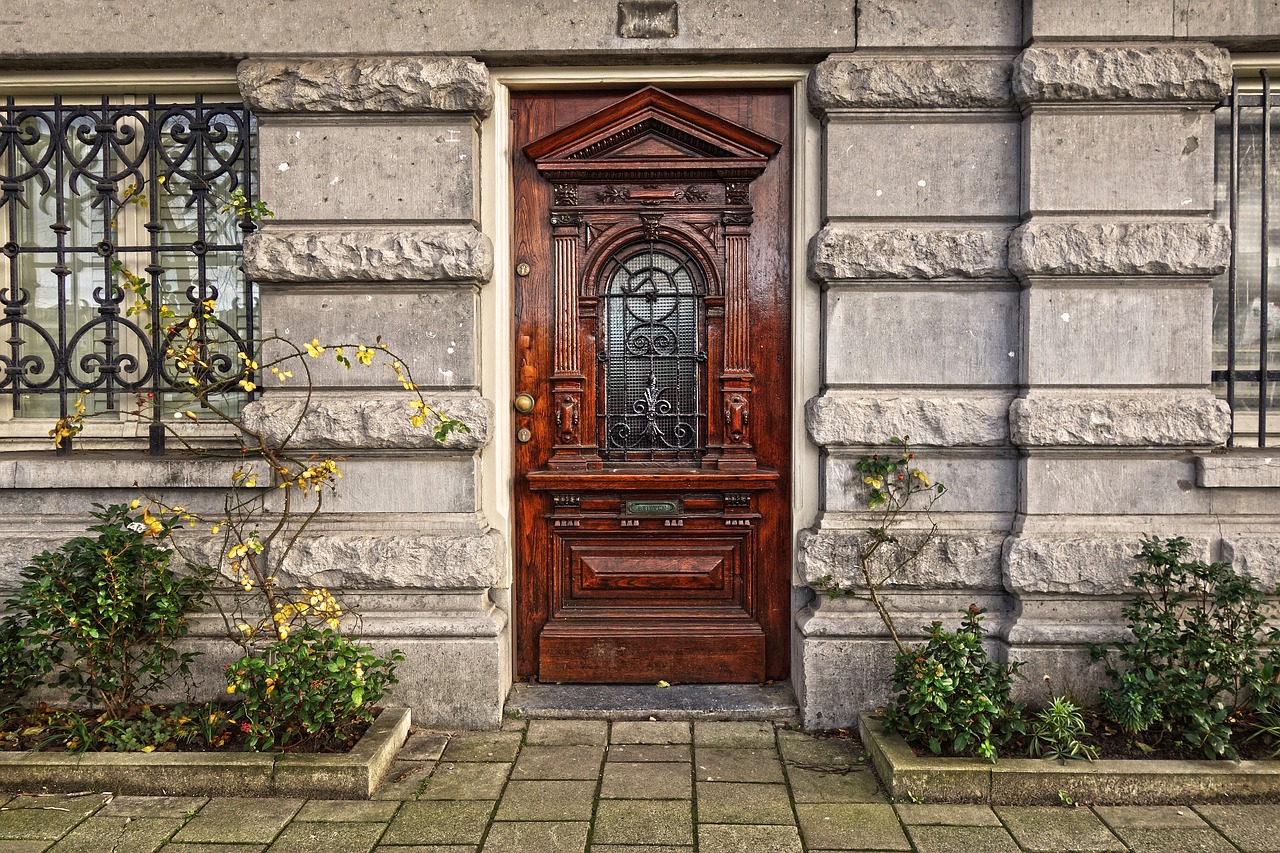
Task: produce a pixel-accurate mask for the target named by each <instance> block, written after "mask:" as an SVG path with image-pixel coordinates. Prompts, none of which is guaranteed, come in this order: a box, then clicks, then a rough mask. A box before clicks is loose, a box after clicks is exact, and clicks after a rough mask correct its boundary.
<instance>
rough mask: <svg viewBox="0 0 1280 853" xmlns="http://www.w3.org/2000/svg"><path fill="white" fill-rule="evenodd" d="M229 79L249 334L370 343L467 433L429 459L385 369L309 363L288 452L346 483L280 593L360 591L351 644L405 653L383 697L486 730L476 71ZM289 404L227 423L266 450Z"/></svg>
mask: <svg viewBox="0 0 1280 853" xmlns="http://www.w3.org/2000/svg"><path fill="white" fill-rule="evenodd" d="M238 77H239V81H240V88H241V93H242V94H243V96H244V98H245V101H246V103H248V104H249V105H250V107H251V108H253V109H254V111H255V113H256V114H257V115H258V120H259V126H258V147H259V156H260V163H261V166H260V185H261V186H260V189H261V195H262V197H263V198H266V199H271V200H272V204H273V205H274V206H275V211H276V214H277V215H276V218H274V219H272V220H270V221H269V222H268V223H266V225H265V226H264V227H263V228H262V230H261V231H259V232H257V233H255V234H252V235H250V236H249V237H248V238H247V239H246V241H245V253H244V256H245V270H246V272H247V273H248V274H249V275H250V276H252V277H253V278H254V279H255V280H256V281H257V282H259V286H260V291H261V309H260V313H261V325H262V329H263V331H264V333H272V332H278V333H280V334H281V335H284V336H287V337H289V338H290V339H293V340H303V341H306V340H310V339H311V338H312V337H318V338H320V339H321V340H364V341H372V340H374V339H375V338H376V337H378V336H381V338H382V340H383V342H384V343H386V344H387V346H388V347H389V348H390V349H391V350H393V351H395V352H396V353H398V354H399V355H401V356H402V357H404V359H405V361H406V362H407V363H409V364H411V365H416V366H417V370H418V374H417V375H416V376H415V381H416V382H417V383H418V384H419V385H420V386H421V387H422V388H423V389H424V391H425V393H426V396H427V398H428V400H429V402H431V403H432V404H433V405H436V406H438V407H440V408H441V409H443V410H445V411H447V412H450V413H452V414H454V415H455V416H457V417H459V418H461V419H463V420H465V422H466V423H467V425H468V426H469V427H470V429H471V432H470V433H464V434H460V435H457V436H455V437H454V438H453V439H451V440H450V441H449V442H448V444H447V445H446V446H444V447H439V446H437V445H436V444H435V442H434V441H432V440H431V439H430V438H429V437H428V436H427V435H425V434H424V432H423V431H422V430H415V429H413V428H412V427H411V426H410V424H409V422H408V418H407V412H408V409H407V407H406V406H405V401H404V399H403V396H402V395H398V394H397V393H396V391H397V390H399V389H398V384H397V382H396V380H395V377H394V375H393V374H392V373H391V372H390V371H382V372H380V373H375V372H371V371H361V370H344V369H342V368H341V366H339V365H336V364H332V363H329V362H326V361H321V362H318V363H317V365H318V366H317V368H316V369H314V370H313V374H312V375H313V380H314V381H315V383H316V385H317V386H318V388H319V389H320V391H319V393H318V395H317V397H316V399H315V400H313V401H312V405H311V410H310V412H309V414H308V415H307V418H306V419H305V420H304V421H303V422H302V424H301V428H300V429H299V430H298V431H297V432H295V434H294V441H295V442H296V443H298V444H299V445H301V446H302V447H314V448H317V449H321V448H323V449H327V450H328V449H337V450H340V451H341V452H342V454H343V455H344V456H345V457H346V461H345V462H344V464H343V469H344V474H345V480H344V482H343V487H342V489H341V491H340V493H339V495H338V500H336V501H331V502H330V503H329V504H328V505H327V506H326V508H325V513H324V514H323V515H322V516H321V517H320V518H319V519H318V523H317V526H316V533H317V535H315V536H310V537H308V539H307V540H306V541H305V542H304V543H303V544H302V546H301V547H300V548H299V549H298V550H297V551H296V552H295V554H293V555H292V558H291V560H290V566H289V567H288V568H289V570H290V571H289V572H288V573H289V574H290V578H289V582H291V583H296V584H297V585H302V586H308V585H313V584H315V585H319V584H325V585H328V586H331V587H334V588H337V589H342V590H345V591H348V592H358V593H360V594H361V597H362V599H363V600H364V601H365V602H366V604H365V608H364V610H363V612H362V613H361V619H362V625H361V630H362V632H363V633H364V634H365V636H368V637H377V638H380V639H381V640H382V642H384V643H394V645H395V646H397V647H398V648H400V649H401V650H402V651H403V652H405V656H406V660H405V663H404V664H403V665H402V666H401V669H400V677H401V684H400V686H399V688H398V689H397V691H396V695H397V700H398V701H402V702H406V703H407V704H410V705H411V706H412V707H413V708H414V710H415V712H416V713H417V715H418V718H419V719H422V720H424V722H426V724H428V725H430V724H436V725H446V724H453V725H471V726H495V725H497V723H498V722H499V720H500V715H501V708H502V701H503V698H504V697H505V693H506V688H507V685H508V684H509V682H510V674H509V673H510V665H509V663H508V662H507V660H506V658H507V647H508V645H509V637H508V635H507V625H508V619H507V614H506V613H505V612H503V611H502V610H500V609H498V608H497V606H496V605H495V603H494V601H493V600H492V599H491V597H490V590H491V589H493V588H495V587H504V586H507V585H508V583H507V578H506V560H505V557H504V551H505V545H504V539H503V537H502V536H501V535H500V534H499V533H498V532H496V531H493V530H490V529H488V526H487V524H486V523H485V521H484V519H483V507H482V506H481V505H480V497H479V495H480V490H479V486H478V482H479V470H478V468H479V457H478V455H477V454H478V450H479V448H480V447H482V446H483V445H484V444H486V443H487V442H488V441H489V439H490V435H489V428H488V424H489V421H490V419H491V415H492V403H491V401H486V400H483V399H482V398H481V397H480V393H479V373H480V364H479V355H480V330H479V328H478V323H477V317H478V309H479V298H480V288H481V287H483V286H484V285H485V283H486V282H488V280H489V279H490V277H491V275H492V272H493V247H492V243H491V238H490V237H489V236H487V235H484V234H481V233H480V232H479V230H478V229H477V225H476V223H477V222H478V220H479V202H480V199H479V168H478V159H479V136H478V121H479V120H480V119H481V118H483V117H484V116H485V115H486V114H487V113H488V112H489V111H490V109H491V108H492V104H493V94H492V92H491V90H490V86H489V80H488V73H487V70H486V68H485V66H484V65H482V64H480V63H478V62H475V61H474V60H470V59H465V58H456V57H455V58H447V59H426V60H423V59H405V58H380V57H362V58H359V59H351V60H308V61H289V60H247V61H245V62H243V63H241V65H240V68H239V71H238ZM298 405H299V401H297V400H294V399H292V398H291V397H290V395H289V394H288V393H287V392H281V391H280V390H279V389H276V390H274V391H273V393H271V394H268V395H267V396H266V397H265V398H264V399H263V400H262V401H260V402H256V403H254V404H252V406H251V407H250V409H249V411H247V412H246V414H245V417H246V419H247V420H248V421H250V422H251V423H252V424H253V425H254V426H255V428H258V429H261V430H263V431H264V432H266V433H268V434H270V433H271V432H273V431H277V430H280V429H287V428H289V426H290V425H291V424H293V423H294V422H295V421H296V413H297V407H298ZM376 593H382V594H384V597H380V596H379V595H377V594H376ZM406 593H411V594H412V595H411V599H412V601H411V608H412V609H411V610H406V609H405V606H406V602H405V599H404V597H405V594H406Z"/></svg>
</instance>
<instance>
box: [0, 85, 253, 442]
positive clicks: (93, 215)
mask: <svg viewBox="0 0 1280 853" xmlns="http://www.w3.org/2000/svg"><path fill="white" fill-rule="evenodd" d="M253 143H254V122H253V118H252V116H251V115H250V114H249V113H248V112H247V111H246V109H245V108H244V106H243V105H242V104H240V103H238V102H236V103H227V102H221V99H209V100H206V99H205V98H203V97H200V96H193V97H185V98H182V99H176V98H175V99H173V100H167V101H166V102H160V101H159V100H157V98H156V97H155V96H152V97H146V98H134V97H110V98H108V97H99V98H96V99H84V98H70V97H68V98H66V99H64V98H61V97H55V98H51V99H44V100H40V101H36V100H30V101H27V100H25V99H24V100H23V101H18V100H17V99H15V98H13V97H10V98H8V99H6V101H5V103H4V105H3V107H2V108H0V308H2V309H3V315H2V316H0V421H4V422H6V423H5V424H4V425H3V426H0V429H4V430H5V432H6V434H9V435H18V436H23V435H28V436H34V435H43V434H44V432H43V430H47V429H48V428H49V426H50V425H51V424H52V422H53V421H55V420H57V419H58V418H59V417H64V416H66V415H67V414H68V413H69V411H71V410H72V409H73V408H74V407H75V406H76V404H77V402H78V401H82V402H83V404H84V405H85V406H87V407H88V409H89V410H90V411H91V412H94V413H103V414H106V415H108V417H104V418H97V419H93V420H91V421H90V426H89V427H88V428H87V429H86V432H85V434H84V437H85V438H92V437H94V436H97V437H99V438H103V437H112V436H114V437H116V438H121V437H125V436H129V435H132V434H134V433H136V431H137V429H138V427H137V426H136V423H137V419H136V418H135V419H134V420H132V421H131V420H130V418H129V417H128V414H129V413H130V412H134V413H137V412H143V413H146V414H148V415H149V417H150V418H153V419H154V418H157V417H162V416H163V415H164V413H165V412H166V410H167V409H170V408H174V407H176V405H177V404H178V403H179V402H180V401H181V400H182V399H183V395H182V392H181V390H180V389H181V387H182V386H183V383H184V381H185V379H186V377H184V376H183V375H179V374H181V370H180V368H177V367H175V366H173V365H172V364H171V363H167V362H166V360H165V359H164V357H163V356H164V352H165V349H166V345H167V343H168V342H169V341H171V340H173V338H174V332H173V327H174V323H175V321H176V320H178V319H179V318H182V319H185V318H187V317H195V318H196V322H197V323H198V324H199V330H198V334H197V336H196V339H197V340H198V341H200V344H201V346H202V347H203V348H206V351H207V352H208V353H209V358H208V359H207V360H208V361H209V362H210V363H211V364H213V365H214V367H213V369H214V370H215V371H217V372H218V373H223V372H225V374H226V375H227V377H228V379H230V377H232V376H234V377H236V378H237V379H239V378H241V377H242V376H243V374H242V372H241V363H240V359H239V358H238V357H237V351H244V349H245V347H246V346H247V345H248V344H247V342H248V341H251V340H252V338H253V337H254V334H253V329H254V313H255V293H254V288H253V284H252V282H250V281H247V280H246V279H245V278H244V276H243V274H242V273H241V271H240V269H239V264H240V251H241V245H242V241H243V236H244V234H245V233H247V232H248V231H251V230H253V228H254V225H253V222H252V221H251V220H250V219H249V218H248V217H242V218H239V219H238V218H237V217H236V215H235V213H234V209H235V204H234V202H233V199H234V198H237V197H238V196H234V195H233V194H235V193H243V194H244V196H245V197H246V199H251V198H252V194H253V188H254V166H255V161H254V151H253ZM228 208H230V212H229V210H228ZM202 307H203V310H199V309H201V308H202ZM225 393H226V394H228V395H229V400H228V402H231V403H232V404H233V405H237V404H238V403H239V402H240V401H241V400H242V399H243V397H244V395H243V392H241V391H240V390H239V389H238V388H237V387H236V385H235V382H234V381H229V382H228V386H227V390H226V392H225ZM111 415H114V417H111ZM104 422H105V423H104ZM149 439H150V445H151V448H152V450H153V451H155V452H159V451H160V450H162V449H163V442H164V432H163V430H161V429H158V428H155V427H152V428H151V429H150V430H149Z"/></svg>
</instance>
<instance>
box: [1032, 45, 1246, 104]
mask: <svg viewBox="0 0 1280 853" xmlns="http://www.w3.org/2000/svg"><path fill="white" fill-rule="evenodd" d="M1230 89H1231V57H1230V55H1229V54H1228V53H1227V52H1226V51H1225V50H1222V49H1220V48H1217V47H1214V46H1213V45H1210V44H1185V45H1178V46H1176V47H1175V46H1169V45H1148V44H1129V45H1122V46H1093V45H1078V46H1062V47H1058V46H1053V47H1048V46H1046V47H1040V46H1036V47H1029V48H1027V49H1026V50H1024V51H1023V52H1022V54H1021V55H1020V56H1019V57H1018V58H1017V59H1016V60H1015V61H1014V64H1013V94H1014V97H1016V98H1017V99H1018V102H1019V103H1030V102H1055V101H1056V102H1079V101H1196V102H1200V103H1204V104H1216V103H1217V102H1218V101H1220V100H1222V98H1223V96H1224V95H1225V94H1226V93H1227V92H1229V91H1230Z"/></svg>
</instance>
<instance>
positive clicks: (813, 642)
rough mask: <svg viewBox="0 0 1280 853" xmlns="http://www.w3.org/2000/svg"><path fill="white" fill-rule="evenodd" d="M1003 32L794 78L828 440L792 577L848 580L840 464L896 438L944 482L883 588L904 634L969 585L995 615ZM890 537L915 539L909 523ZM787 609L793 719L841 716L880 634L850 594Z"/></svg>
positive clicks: (878, 679)
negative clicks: (803, 138)
mask: <svg viewBox="0 0 1280 853" xmlns="http://www.w3.org/2000/svg"><path fill="white" fill-rule="evenodd" d="M882 5H891V4H882ZM1011 47H1012V42H1010V43H1009V44H1008V46H1007V47H1006V48H1005V49H1004V50H1003V51H1001V53H1000V55H995V56H983V57H981V58H966V59H956V58H951V57H949V56H939V57H937V58H922V57H921V56H919V55H905V52H904V54H903V55H893V54H886V53H883V52H877V53H876V54H874V55H872V54H866V55H863V54H841V55H833V56H831V57H830V58H828V59H827V60H825V61H824V62H822V63H820V64H819V65H818V66H817V67H816V68H815V69H814V71H813V73H812V75H811V77H810V86H809V106H810V108H811V109H813V110H814V111H815V112H817V113H818V114H819V115H820V116H821V117H822V121H823V126H824V139H823V147H824V155H823V161H822V168H823V171H824V174H825V175H826V176H827V181H826V192H825V195H824V198H823V202H824V211H825V226H824V227H823V228H822V230H821V231H820V232H819V233H818V234H817V235H815V236H814V237H813V238H812V239H811V240H810V243H809V275H810V276H811V277H812V278H813V279H814V280H815V281H817V282H819V283H820V285H821V287H822V289H823V294H824V295H823V309H824V310H823V340H824V349H823V355H822V369H823V391H822V393H821V395H820V396H819V397H818V398H816V399H813V400H810V401H809V403H808V408H807V410H806V415H807V418H806V420H807V427H808V432H809V437H810V439H811V440H812V441H814V442H816V443H818V444H819V445H821V446H822V447H823V448H824V449H825V453H824V457H823V471H822V474H823V476H822V481H821V482H822V488H823V492H822V500H823V507H824V512H823V513H822V516H821V518H820V520H819V522H818V524H817V525H816V526H815V527H814V528H813V529H811V530H809V531H806V532H805V533H804V534H803V535H802V537H801V549H800V552H801V553H800V558H799V559H800V566H801V575H802V578H803V579H804V580H805V581H806V582H808V583H810V584H813V583H814V582H816V581H819V580H820V579H821V578H823V577H824V576H832V577H834V578H835V579H837V580H839V581H841V582H843V583H845V584H846V585H848V584H850V583H851V582H853V580H854V579H853V578H852V577H851V576H850V575H849V571H850V570H851V569H852V566H853V564H854V563H855V561H856V555H857V552H858V549H859V547H860V545H861V544H862V542H863V541H864V540H865V538H866V536H865V532H864V531H865V530H866V528H868V527H870V526H873V525H875V524H876V523H877V521H876V516H875V515H874V514H871V513H867V512H866V511H865V509H864V508H863V506H862V503H861V496H862V493H863V487H862V485H861V477H860V475H858V473H857V471H856V470H855V469H854V467H853V465H854V462H855V461H856V460H857V458H858V457H859V456H862V455H863V454H864V453H868V452H871V448H872V447H873V446H875V445H883V444H885V443H886V441H887V439H888V438H889V437H890V436H894V435H897V436H909V437H910V440H911V442H912V443H913V445H914V446H915V447H916V448H917V451H918V452H919V453H920V455H921V457H922V458H923V459H927V462H926V463H925V465H924V468H925V470H926V471H927V472H928V473H929V474H930V475H931V476H933V477H934V478H935V479H937V480H939V481H941V482H945V483H946V484H947V485H948V487H949V488H950V493H949V494H948V495H947V496H946V498H945V499H944V500H943V501H941V502H940V503H939V504H938V508H939V509H940V510H943V511H942V512H939V513H937V514H936V518H937V520H938V522H939V531H938V536H937V538H936V540H935V541H934V542H933V543H932V545H930V546H929V547H928V548H927V549H926V550H925V551H924V552H923V553H922V555H921V558H920V559H919V560H918V561H917V563H916V564H915V565H913V566H912V568H911V571H909V572H907V573H904V574H903V575H901V576H898V577H896V578H894V579H893V581H892V582H891V584H890V586H889V589H890V592H889V595H888V598H889V600H890V602H891V605H890V606H891V608H892V609H893V610H894V611H895V612H896V613H897V614H898V616H897V618H896V622H897V624H898V628H899V630H900V631H901V632H902V633H903V634H905V635H906V636H909V637H918V636H920V635H921V634H922V628H923V626H924V625H927V624H928V623H929V622H931V621H933V620H934V619H943V620H948V621H952V620H954V618H955V615H956V611H957V610H958V609H960V608H963V607H965V606H967V605H968V604H969V603H970V602H971V601H975V600H976V601H980V602H981V603H983V604H984V605H986V606H988V607H989V608H990V609H991V611H992V614H991V617H990V619H991V622H990V624H991V625H992V626H993V627H995V628H997V629H999V628H1000V627H1002V626H1003V625H1004V623H1005V622H1006V621H1007V619H1008V613H1007V611H1008V605H1007V602H1006V598H1005V595H1004V588H1003V582H1002V571H1001V547H1002V544H1003V541H1004V538H1005V536H1006V535H1007V533H1008V531H1009V529H1010V527H1011V525H1012V523H1013V518H1014V514H1015V513H1016V511H1017V508H1018V507H1017V498H1018V492H1017V464H1018V463H1017V458H1016V455H1015V453H1014V451H1013V448H1012V447H1011V446H1010V443H1009V425H1008V415H1007V413H1008V408H1009V404H1010V402H1011V401H1012V400H1013V398H1014V396H1015V393H1016V387H1017V383H1018V377H1019V370H1020V368H1021V350H1022V347H1021V343H1020V339H1019V293H1018V287H1017V283H1016V281H1015V279H1014V277H1013V275H1012V274H1011V273H1010V271H1009V265H1008V250H1007V244H1008V240H1009V235H1010V233H1011V232H1012V230H1013V229H1014V227H1015V226H1016V225H1017V223H1018V215H1019V175H1020V163H1021V153H1020V152H1021V147H1022V141H1021V134H1020V119H1019V114H1018V109H1017V105H1016V103H1015V102H1014V99H1013V95H1012V91H1011V89H1010V70H1011V60H1012V56H1011V55H1009V53H1010V48H1011ZM923 523H925V522H923V521H919V522H916V521H912V522H909V523H908V527H910V526H913V525H915V524H923ZM916 535H919V534H916ZM904 544H906V545H907V547H914V543H913V542H912V541H911V534H907V536H906V538H905V540H904ZM798 625H799V633H800V636H801V637H802V640H801V643H802V649H803V651H802V652H801V654H800V655H799V658H800V664H799V667H798V668H799V670H800V672H799V676H798V678H797V683H798V684H800V685H802V694H803V695H802V704H803V705H804V708H805V711H804V714H805V722H806V724H808V725H811V726H830V725H844V724H845V722H846V721H847V720H849V719H851V718H852V717H853V716H854V715H855V714H856V713H857V712H858V711H860V710H862V709H864V708H867V707H870V706H871V705H872V704H875V703H876V702H879V701H882V700H883V699H884V698H886V697H887V695H888V684H887V680H886V678H885V675H886V674H887V672H888V668H889V665H890V663H891V654H890V653H891V651H892V646H891V645H890V644H889V643H888V642H887V639H888V638H887V634H886V633H885V630H884V628H883V627H882V625H881V623H880V619H879V617H878V616H877V615H876V614H875V612H874V610H873V609H871V608H870V607H869V606H868V605H867V603H866V602H864V601H862V600H857V599H830V598H827V597H825V596H815V597H814V598H813V599H812V601H811V603H810V604H809V606H808V607H807V608H806V609H805V610H804V611H803V612H802V613H801V614H800V615H799V617H798ZM853 649H857V651H856V653H855V654H854V656H853V658H852V659H851V657H850V653H851V650H853ZM841 685H843V687H841Z"/></svg>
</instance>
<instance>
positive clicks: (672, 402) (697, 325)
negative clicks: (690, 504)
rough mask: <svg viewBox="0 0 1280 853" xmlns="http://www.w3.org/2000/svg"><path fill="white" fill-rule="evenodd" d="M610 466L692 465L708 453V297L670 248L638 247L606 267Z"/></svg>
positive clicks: (606, 444)
mask: <svg viewBox="0 0 1280 853" xmlns="http://www.w3.org/2000/svg"><path fill="white" fill-rule="evenodd" d="M604 275H605V277H606V284H605V287H604V288H603V291H602V294H601V296H602V301H603V303H604V306H603V308H604V310H603V328H604V334H603V343H602V349H601V350H600V353H599V359H600V362H601V366H602V368H603V369H602V373H603V379H604V381H603V383H602V386H603V392H602V396H603V403H604V405H602V406H601V407H599V409H598V411H599V412H600V413H601V414H600V415H599V416H598V417H600V418H601V420H602V421H603V423H602V429H601V432H600V434H601V435H602V436H603V447H602V448H601V450H602V453H603V455H604V456H605V458H611V459H620V460H631V459H636V460H658V459H661V460H692V459H698V458H700V457H701V456H702V454H703V452H704V450H705V446H706V439H705V436H706V423H705V421H706V413H705V411H704V407H703V403H702V398H703V393H702V389H703V387H704V385H705V378H704V373H705V365H706V361H707V353H706V350H705V343H704V341H705V331H704V324H705V319H704V317H705V312H704V307H703V295H704V294H705V292H706V287H705V283H704V282H703V280H702V274H701V271H700V270H699V269H698V267H697V265H696V264H695V263H694V262H693V259H692V258H690V257H689V256H688V255H687V254H686V253H685V252H683V251H682V250H681V249H679V248H678V247H677V246H674V245H672V244H669V243H665V242H655V241H649V242H647V243H644V244H638V245H637V244H633V245H631V246H629V247H627V248H625V249H623V250H621V251H620V252H617V253H615V254H614V256H613V257H612V258H610V259H609V262H608V264H607V265H606V266H605V269H604Z"/></svg>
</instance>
